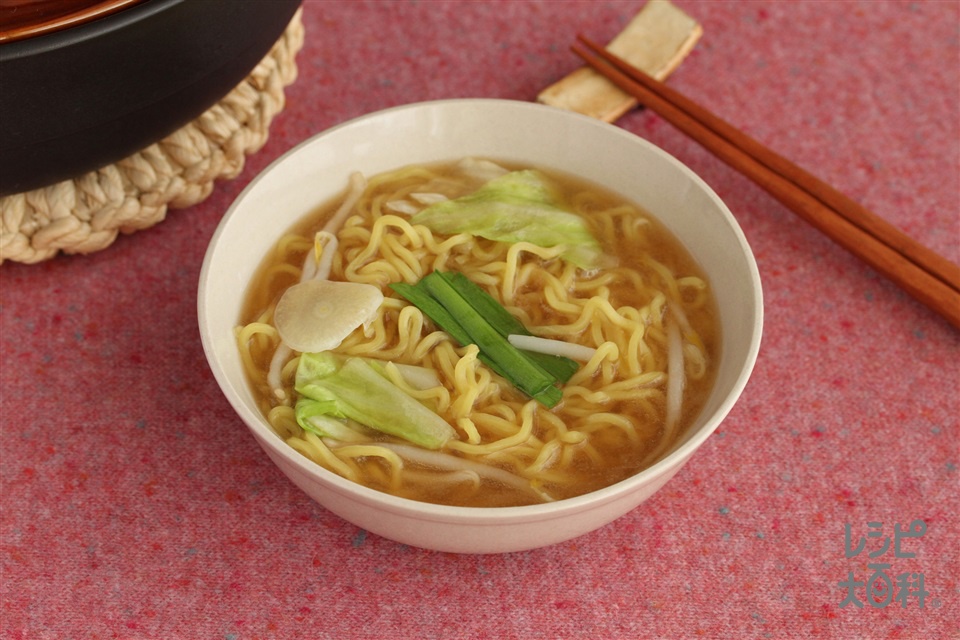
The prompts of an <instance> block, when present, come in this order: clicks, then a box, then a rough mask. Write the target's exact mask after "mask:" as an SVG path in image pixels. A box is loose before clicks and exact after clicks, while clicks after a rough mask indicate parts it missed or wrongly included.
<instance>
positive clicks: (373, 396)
mask: <svg viewBox="0 0 960 640" xmlns="http://www.w3.org/2000/svg"><path fill="white" fill-rule="evenodd" d="M295 389H296V391H297V393H298V394H299V395H300V397H299V399H298V400H297V407H296V413H297V422H298V423H300V426H301V427H303V428H304V429H308V430H311V431H316V429H317V427H318V424H317V422H316V421H312V420H311V418H312V417H315V416H318V415H328V416H333V417H336V418H346V419H349V420H353V421H355V422H358V423H360V424H362V425H365V426H367V427H370V428H371V429H375V430H377V431H380V432H381V433H386V434H388V435H392V436H396V437H398V438H403V439H404V440H407V441H409V442H412V443H414V444H417V445H420V446H421V447H425V448H427V449H439V448H440V447H442V446H443V444H444V443H445V442H446V441H447V440H449V439H450V438H453V437H454V436H455V435H456V432H455V431H454V429H453V427H451V426H450V425H449V424H448V423H447V422H446V421H445V420H444V419H443V418H441V417H440V416H439V415H437V414H436V413H434V412H433V411H431V410H430V409H428V408H427V407H425V406H424V405H422V404H421V403H420V402H418V401H417V400H415V399H414V398H412V397H411V396H409V395H408V394H407V393H405V392H404V391H403V390H402V389H400V388H399V387H397V386H396V385H394V384H393V383H392V382H390V380H389V379H387V378H386V377H385V376H384V375H383V374H382V373H380V372H379V371H378V370H377V368H376V367H375V366H374V365H372V364H371V363H369V362H367V361H366V360H365V359H363V358H357V357H347V358H341V357H339V356H336V355H334V354H332V353H329V352H321V353H304V354H302V355H301V356H300V363H299V365H298V366H297V374H296V380H295ZM330 435H331V436H332V437H336V435H335V434H332V433H331V434H330Z"/></svg>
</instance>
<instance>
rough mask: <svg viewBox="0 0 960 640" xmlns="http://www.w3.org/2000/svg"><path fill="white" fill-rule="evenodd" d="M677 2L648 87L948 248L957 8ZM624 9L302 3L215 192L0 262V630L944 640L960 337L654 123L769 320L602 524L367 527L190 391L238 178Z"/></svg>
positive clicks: (171, 635) (205, 388) (556, 74)
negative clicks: (728, 222) (682, 99)
mask: <svg viewBox="0 0 960 640" xmlns="http://www.w3.org/2000/svg"><path fill="white" fill-rule="evenodd" d="M677 4H678V5H679V6H681V7H682V8H684V9H685V10H686V11H687V12H688V13H690V14H691V15H692V16H694V17H695V18H697V19H698V20H699V21H700V22H701V23H702V24H703V27H704V31H705V35H704V37H703V39H702V40H701V42H700V44H699V45H698V46H697V48H696V50H695V51H694V52H693V54H692V55H691V56H690V57H689V58H688V59H687V61H686V62H685V63H684V64H683V65H682V67H681V68H680V70H679V71H678V72H677V73H676V74H675V75H674V76H673V77H672V78H671V80H670V83H671V84H672V85H673V86H675V87H677V88H679V89H680V90H682V91H684V92H686V93H688V94H689V95H690V96H691V97H693V98H695V99H696V100H698V101H701V102H702V103H703V104H705V105H707V106H708V107H709V108H711V109H712V110H714V111H715V112H717V113H719V114H720V115H721V116H723V117H725V118H726V119H728V120H730V121H731V122H732V123H734V124H735V125H737V126H740V127H742V128H744V129H746V130H747V131H748V132H750V133H751V134H752V135H754V136H755V137H757V138H759V139H760V140H762V141H764V142H765V143H767V144H768V145H770V146H772V147H773V148H775V149H777V150H778V151H780V152H781V153H783V154H785V155H786V156H788V157H790V158H792V159H793V160H794V161H795V162H797V163H798V164H800V165H802V166H805V167H807V168H809V169H811V170H812V171H813V172H815V173H817V174H819V175H820V176H821V177H823V178H825V179H826V180H828V181H830V182H832V183H833V184H835V185H836V186H838V187H839V188H840V189H841V190H842V191H844V192H846V193H847V194H849V195H850V196H852V197H854V198H856V199H858V200H860V201H862V202H863V203H864V204H866V205H867V206H868V207H870V208H872V209H873V210H875V211H876V212H877V213H878V214H880V215H881V216H883V217H884V218H886V219H887V220H889V221H891V222H893V223H894V224H896V225H898V226H900V227H901V228H903V229H904V230H905V231H907V232H908V233H910V234H911V235H913V236H914V237H916V238H917V239H918V240H920V241H921V242H923V243H925V244H927V245H929V246H931V247H933V248H934V249H936V250H937V251H939V252H940V253H942V254H944V255H946V256H947V257H948V258H950V259H951V260H953V261H955V262H956V261H958V259H960V228H958V225H960V178H958V174H960V131H958V129H960V102H958V98H960V43H958V27H960V13H958V6H960V5H958V3H957V2H955V1H950V2H936V1H926V2H925V1H919V0H918V1H915V2H885V1H876V2H874V1H861V2H837V1H830V2H777V1H759V0H758V1H749V2H721V1H694V0H679V1H678V3H677ZM641 6H642V3H640V2H579V1H569V2H550V1H539V2H426V1H421V2H313V1H310V0H308V1H307V3H306V5H305V12H304V21H305V24H306V32H307V41H306V45H305V48H304V50H303V51H302V53H301V54H300V56H299V67H300V76H299V79H298V81H297V83H296V84H295V85H294V86H293V87H291V88H290V90H289V93H288V97H289V100H288V104H287V106H286V109H285V111H284V112H283V113H282V114H281V115H280V116H279V117H278V118H277V120H276V121H275V124H274V126H273V129H272V137H271V139H270V142H269V143H268V144H267V146H266V147H265V148H264V149H263V150H262V151H261V152H260V153H259V154H257V155H255V156H254V157H252V158H251V159H250V160H249V162H248V164H247V167H246V168H245V170H244V171H243V173H242V174H241V175H240V176H239V177H238V178H237V179H235V180H233V181H231V182H226V183H223V184H220V185H219V186H218V187H217V189H216V190H215V193H214V194H213V195H212V196H211V197H210V198H209V199H208V200H207V201H206V202H204V203H202V204H200V205H198V206H196V207H193V208H192V209H189V210H183V211H177V212H173V213H171V214H170V215H169V216H168V219H167V220H166V221H165V222H163V223H162V224H160V225H158V226H156V227H154V228H152V229H150V230H148V231H143V232H140V233H137V234H134V235H132V236H128V237H124V238H122V239H120V240H119V241H118V242H117V243H116V244H115V245H114V246H112V247H110V248H109V249H107V250H105V251H103V252H100V253H97V254H95V255H91V256H87V257H60V258H57V259H55V260H52V261H49V262H46V263H43V264H38V265H32V266H24V265H18V264H12V263H8V264H4V265H3V266H2V267H0V284H2V293H0V305H2V335H0V358H2V360H0V384H2V406H0V422H2V448H0V456H2V460H0V462H2V464H0V480H2V526H0V536H2V537H0V543H2V554H0V562H2V565H0V566H2V576H0V579H2V584H0V607H2V608H0V637H2V638H4V639H6V638H9V639H36V638H57V639H72V638H76V639H85V638H124V639H128V638H129V639H141V638H158V639H160V638H162V639H176V638H210V639H215V640H246V639H254V638H337V639H343V638H347V639H349V638H360V639H365V638H371V639H373V638H376V639H378V640H385V639H393V638H518V639H527V638H599V639H616V638H696V637H707V638H737V639H741V638H811V637H812V638H909V639H913V638H947V637H960V588H958V584H960V583H958V580H960V551H958V550H960V535H958V531H960V516H958V512H960V471H958V468H957V467H958V464H960V453H958V426H960V425H958V415H960V401H958V394H960V349H958V347H960V339H958V338H960V332H958V331H957V330H955V329H952V328H950V326H949V325H948V324H947V323H946V322H944V321H943V320H941V319H939V318H938V317H937V316H935V315H934V314H932V313H931V312H929V311H927V310H926V309H925V308H923V307H921V306H920V305H918V304H917V303H915V302H913V301H912V300H911V299H910V298H908V297H907V296H905V295H904V294H903V293H901V292H900V291H899V290H898V289H897V288H895V287H894V286H892V285H890V284H889V283H887V282H886V281H884V280H883V279H881V278H880V277H878V275H877V274H876V273H875V272H874V271H872V270H871V269H869V268H868V267H865V266H864V265H862V264H861V263H859V262H858V261H857V260H856V259H854V258H853V257H851V256H850V255H848V254H847V253H846V252H844V251H843V250H842V249H840V248H838V247H837V246H836V245H834V244H833V243H831V242H830V241H829V240H827V239H825V238H824V237H822V236H821V235H820V234H818V233H817V232H816V231H814V230H813V229H812V228H810V227H809V226H807V225H806V224H804V223H803V222H800V221H799V220H798V219H797V218H796V217H794V215H793V214H791V213H790V212H788V211H787V210H786V209H784V208H783V207H782V206H781V205H779V204H778V203H777V202H775V201H774V200H772V199H771V198H770V197H769V196H767V195H766V194H765V193H764V192H762V191H761V190H760V189H759V188H757V187H756V186H754V185H753V184H752V183H750V182H749V181H747V180H746V179H744V178H743V177H741V176H740V175H738V174H736V173H735V172H733V171H732V170H730V169H728V168H727V167H726V166H725V165H723V164H721V163H720V162H719V161H718V160H716V159H715V158H713V157H712V156H710V155H709V154H708V153H707V152H705V151H704V150H702V149H701V148H700V147H699V146H698V145H697V144H695V143H693V142H691V141H689V140H687V139H685V138H684V137H683V136H682V135H680V134H678V133H677V132H676V131H675V130H674V129H673V128H672V127H670V126H669V125H668V124H666V123H664V122H663V121H662V120H661V119H660V118H658V117H657V116H655V115H653V114H651V113H649V112H634V113H631V114H629V115H627V116H625V117H624V118H623V119H622V120H621V121H620V123H619V124H620V125H621V126H623V127H625V128H626V129H629V130H630V131H632V132H635V133H636V134H638V135H640V136H642V137H644V138H647V139H649V140H651V141H652V142H654V143H656V144H658V145H660V146H662V147H663V148H664V149H666V150H667V151H669V152H670V153H672V154H674V155H675V156H677V157H678V158H679V159H680V160H682V161H683V162H685V163H687V164H688V165H689V166H690V167H692V168H693V169H694V170H695V171H697V172H698V173H699V174H700V175H701V176H703V178H704V179H705V180H706V181H707V182H708V183H709V184H710V185H711V186H712V187H713V188H714V189H715V190H716V191H717V192H718V193H719V194H720V195H721V197H723V198H724V199H725V200H726V202H727V203H728V205H729V207H730V209H731V210H732V211H733V212H734V214H735V215H736V216H737V218H738V220H739V221H740V224H741V225H742V226H743V229H744V231H745V233H746V235H747V237H748V239H749V241H750V242H751V244H752V246H753V248H754V249H755V252H756V256H757V260H758V263H759V267H760V272H761V276H762V278H763V282H764V286H765V293H766V330H765V335H764V341H763V346H762V350H761V354H760V358H759V361H758V363H757V367H756V370H755V373H754V376H753V378H752V379H751V381H750V384H749V385H748V386H747V389H746V391H745V393H744V394H743V396H742V399H741V401H740V402H739V404H737V405H736V407H735V408H734V410H733V411H732V412H731V414H730V416H729V418H728V419H727V420H726V421H725V422H724V423H723V424H722V425H721V427H720V429H719V430H718V432H717V433H716V434H715V435H714V436H712V437H711V438H710V439H709V440H708V441H707V443H706V444H705V445H704V446H703V448H702V449H701V450H700V451H699V452H698V453H697V454H696V455H695V457H694V458H693V459H692V461H691V462H690V463H689V464H688V465H687V466H686V467H685V468H684V469H683V470H682V471H681V472H680V473H679V474H678V475H677V476H676V477H675V478H674V479H673V480H672V481H671V482H670V483H669V484H668V485H667V486H666V487H665V488H664V489H663V490H662V491H660V492H659V493H658V494H656V495H655V496H654V497H653V498H652V499H651V500H649V501H648V502H647V503H645V504H643V505H642V506H641V507H640V508H638V509H636V510H635V511H633V512H631V513H629V514H628V515H626V516H625V517H623V518H622V519H620V520H618V521H616V522H614V523H612V524H610V525H608V526H606V527H604V528H602V529H601V530H599V531H596V532H595V533H592V534H589V535H586V536H583V537H581V538H579V539H576V540H574V541H571V542H569V543H566V544H561V545H556V546H554V547H550V548H545V549H540V550H536V551H530V552H525V553H516V554H507V555H502V556H458V555H452V554H443V553H432V552H428V551H422V550H419V549H416V548H411V547H406V546H402V545H399V544H396V543H394V542H391V541H389V540H386V539H383V538H380V537H378V536H375V535H372V534H370V535H367V534H366V533H365V532H364V531H362V530H359V529H357V528H356V527H354V526H352V525H350V524H347V523H345V522H344V521H342V520H340V519H339V518H337V517H336V516H333V515H332V514H330V513H329V512H327V511H325V510H324V509H323V508H321V507H319V506H317V505H316V504H315V503H313V502H311V501H310V500H309V499H308V498H307V497H306V496H305V495H304V494H302V493H301V492H300V491H299V490H298V489H296V488H295V487H294V486H293V485H292V484H290V483H289V482H288V481H287V480H286V479H285V478H284V477H283V476H282V475H281V474H280V472H279V471H278V470H277V469H276V468H275V467H274V466H273V465H272V464H271V463H270V462H269V461H268V460H267V458H266V457H265V456H264V454H263V453H262V452H261V451H260V449H259V448H258V446H257V445H256V443H255V442H254V440H253V439H252V438H251V437H250V436H249V435H248V433H247V432H246V430H245V428H244V426H243V425H242V423H241V422H240V421H239V420H238V419H237V418H236V417H235V416H234V414H233V413H232V412H231V410H230V408H229V407H228V405H227V403H226V401H225V400H224V399H223V397H222V396H221V395H220V393H219V391H218V388H217V386H216V384H215V382H214V380H213V379H212V377H211V375H210V374H209V373H208V370H207V366H206V363H205V360H204V357H203V353H202V350H201V346H200V341H199V337H198V334H197V322H196V311H195V308H196V302H195V295H196V284H197V278H198V274H199V269H200V264H201V260H202V257H203V253H204V250H205V248H206V245H207V242H208V240H209V239H210V236H211V234H212V232H213V230H214V228H215V226H216V224H217V222H218V220H219V219H220V217H221V215H222V214H223V213H224V211H225V210H226V208H227V207H228V205H229V203H230V202H231V199H232V198H234V197H235V196H236V195H237V193H238V192H239V191H240V190H241V189H242V188H243V187H244V186H245V185H246V184H247V183H248V182H249V181H250V180H251V179H252V178H253V177H254V176H255V175H256V174H257V172H258V171H260V170H261V169H262V168H263V167H264V166H266V165H267V164H268V163H269V162H270V161H271V160H273V159H274V158H276V157H277V156H278V155H279V154H280V153H282V152H283V151H284V150H285V149H287V148H289V147H290V146H291V145H293V144H295V143H297V142H300V141H301V140H303V139H305V138H307V137H308V136H310V135H312V134H314V133H317V132H319V131H322V130H324V129H326V128H327V127H330V126H331V125H334V124H337V123H339V122H342V121H344V120H346V119H349V118H352V117H354V116H358V115H360V114H363V113H366V112H369V111H373V110H378V109H381V108H384V107H389V106H392V105H398V104H403V103H409V102H415V101H421V100H428V99H434V98H449V97H461V96H490V97H501V98H514V99H519V100H530V99H533V98H534V97H535V96H536V94H537V92H538V91H539V90H540V89H541V88H543V87H545V86H546V85H548V84H550V83H551V82H553V81H555V80H557V79H558V78H560V77H562V76H563V75H564V74H566V73H567V72H569V71H571V70H573V69H574V68H576V67H577V66H578V60H577V58H576V57H575V56H574V55H573V54H571V53H570V52H569V50H568V46H569V44H570V43H571V42H572V41H573V39H574V36H575V34H576V33H577V32H579V31H582V32H584V33H586V34H588V35H590V36H592V37H594V38H596V39H608V38H610V37H612V36H613V35H615V34H616V33H617V32H618V31H619V29H620V28H621V27H622V26H623V25H624V24H625V22H626V21H627V20H628V19H629V18H630V17H631V16H632V15H634V14H635V13H636V12H637V11H638V10H639V9H640V7H641ZM0 90H4V91H16V87H2V89H0ZM0 126H2V123H0ZM638 179H641V178H640V177H638ZM914 521H920V522H922V524H923V526H924V527H925V530H924V533H923V535H922V536H918V537H912V538H911V537H906V536H902V535H901V536H900V538H899V541H900V547H899V553H898V551H897V548H896V545H895V542H896V540H895V537H896V536H895V532H896V531H897V530H898V529H897V527H898V526H899V530H900V531H903V532H907V533H910V532H911V531H912V530H911V529H910V525H911V523H913V522H914ZM917 526H919V524H918V525H917ZM861 540H862V541H863V545H862V546H860V544H859V543H860V541H861ZM910 554H913V555H912V557H910ZM848 556H849V557H848ZM878 565H879V568H878ZM874 574H878V576H877V577H881V578H882V577H884V576H885V577H887V578H889V580H890V588H891V592H890V593H889V597H888V598H887V599H885V598H884V597H883V596H884V594H883V593H881V592H879V591H877V592H875V593H874V594H873V595H874V605H877V606H872V605H871V604H870V602H869V601H868V596H867V587H866V586H865V585H858V584H856V583H858V582H860V583H867V582H869V578H870V577H871V576H874ZM900 576H905V577H903V578H901V577H900ZM921 577H922V580H923V582H922V584H921V583H920V579H921ZM877 584H881V585H882V582H881V583H877ZM851 596H852V599H851ZM845 600H846V604H844V606H841V604H843V603H844V601H845ZM854 600H856V601H858V602H860V604H861V606H860V607H857V606H856V603H855V602H854ZM877 600H879V602H878V601H877ZM921 605H922V606H921Z"/></svg>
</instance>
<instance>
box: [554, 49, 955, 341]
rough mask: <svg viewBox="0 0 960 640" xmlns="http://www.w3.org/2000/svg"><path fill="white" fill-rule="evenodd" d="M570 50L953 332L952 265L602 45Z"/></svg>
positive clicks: (953, 284)
mask: <svg viewBox="0 0 960 640" xmlns="http://www.w3.org/2000/svg"><path fill="white" fill-rule="evenodd" d="M572 48H573V51H574V52H575V53H576V54H577V55H579V56H580V57H582V58H583V59H584V60H585V61H586V62H587V63H588V64H590V66H592V67H593V68H594V69H596V70H597V71H598V72H600V73H601V74H602V75H604V76H605V77H607V78H608V79H609V80H610V81H611V82H613V83H614V84H616V85H617V86H619V87H620V88H621V89H623V90H624V91H627V92H629V93H630V94H631V95H633V96H634V97H635V98H637V100H639V101H640V103H641V104H643V105H645V106H647V107H648V108H649V109H651V110H652V111H655V112H656V113H658V114H659V115H660V116H661V117H663V118H664V119H665V120H667V121H668V122H670V123H671V124H673V125H674V126H675V127H677V128H678V129H680V130H681V131H682V132H684V133H685V134H687V135H689V136H690V137H691V138H693V139H694V140H696V141H697V142H699V143H700V144H701V145H702V146H703V147H705V148H706V149H707V150H709V151H710V152H711V153H713V154H714V155H716V156H717V157H719V158H720V159H721V160H723V161H724V162H726V163H727V164H729V165H730V166H731V167H733V168H734V169H737V170H738V171H740V172H741V173H743V174H744V175H746V176H747V177H748V178H750V179H751V180H753V181H754V182H756V183H757V184H758V185H759V186H760V187H762V188H763V189H765V190H766V191H767V192H768V193H770V194H771V195H772V196H774V197H775V198H776V199H777V200H779V201H780V202H781V203H783V204H784V205H786V206H787V207H788V208H790V209H791V210H792V211H794V212H795V213H796V214H798V215H799V216H800V217H802V218H803V219H804V220H806V221H807V222H808V223H810V224H811V225H813V226H814V227H816V228H817V229H819V230H820V231H821V232H823V233H824V234H826V235H827V236H828V237H830V238H831V239H832V240H834V241H835V242H837V244H839V245H840V246H842V247H844V248H845V249H847V250H848V251H850V252H851V253H853V254H854V255H856V256H857V257H859V258H860V259H861V260H863V261H864V262H866V263H867V264H869V265H870V266H871V267H873V268H874V269H876V270H877V271H879V272H880V273H882V274H883V275H884V276H886V277H887V278H889V279H890V280H891V281H893V282H894V283H896V284H897V285H899V286H900V287H901V288H902V289H903V290H904V291H906V292H907V293H909V294H910V295H912V296H913V297H914V298H916V299H917V300H918V301H920V302H922V303H923V304H925V305H926V306H928V307H929V308H931V309H932V310H934V311H936V312H937V313H939V314H940V315H941V316H943V317H944V318H945V319H946V320H947V321H949V322H950V323H951V324H952V325H953V326H954V327H956V328H958V329H960V266H957V265H955V264H953V263H952V262H950V261H949V260H947V259H946V258H944V257H942V256H940V255H938V254H937V253H935V252H933V251H932V250H930V249H929V248H927V247H924V246H923V245H921V244H919V243H917V242H916V241H915V240H913V239H912V238H910V237H909V236H907V235H906V234H904V233H903V232H902V231H900V230H899V229H897V228H896V227H895V226H893V225H891V224H890V223H888V222H886V221H885V220H883V219H882V218H880V217H879V216H877V215H876V214H875V213H873V212H871V211H869V210H868V209H866V208H865V207H863V206H861V205H860V204H858V203H856V202H854V201H853V200H851V199H850V198H848V197H847V196H845V195H843V194H842V193H840V192H839V191H837V190H836V189H834V188H833V187H831V186H830V185H828V184H826V183H824V182H823V181H821V180H819V179H818V178H816V177H814V176H813V175H811V174H810V173H808V172H806V171H804V170H803V169H801V168H800V167H798V166H796V165H795V164H793V163H792V162H790V161H789V160H787V159H786V158H783V157H782V156H779V155H777V154H776V153H774V152H773V151H771V150H770V149H768V148H766V147H765V146H763V145H762V144H760V143H759V142H757V141H756V140H754V139H752V138H750V137H749V136H747V135H746V134H744V133H743V132H741V131H739V130H738V129H736V128H734V127H733V126H732V125H730V124H728V123H727V122H725V121H723V120H721V119H720V118H719V117H717V116H715V115H713V114H712V113H710V112H709V111H707V110H706V109H704V108H703V107H701V106H699V105H697V104H696V103H694V102H693V101H692V100H690V99H689V98H686V97H685V96H683V95H682V94H680V93H679V92H678V91H676V90H674V89H671V88H670V87H668V86H666V85H665V84H663V83H662V82H660V81H658V80H656V79H654V78H652V77H650V76H649V75H647V74H645V73H644V72H643V71H640V70H639V69H636V68H635V67H633V66H631V65H630V64H629V63H627V62H625V61H624V60H622V59H621V58H619V57H617V56H615V55H614V54H611V53H610V52H609V51H606V50H605V49H604V48H603V47H602V46H600V45H598V44H596V43H594V42H592V41H591V40H589V39H587V38H585V37H583V36H579V37H578V42H577V43H576V44H575V45H574V46H573V47H572Z"/></svg>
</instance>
